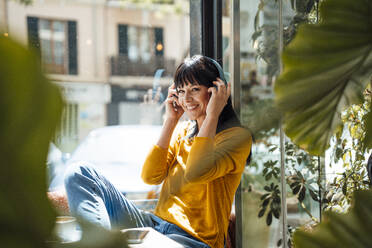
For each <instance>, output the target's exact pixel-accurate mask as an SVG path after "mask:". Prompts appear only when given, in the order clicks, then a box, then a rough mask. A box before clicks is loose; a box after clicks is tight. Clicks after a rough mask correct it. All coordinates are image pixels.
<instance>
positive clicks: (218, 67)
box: [211, 59, 227, 85]
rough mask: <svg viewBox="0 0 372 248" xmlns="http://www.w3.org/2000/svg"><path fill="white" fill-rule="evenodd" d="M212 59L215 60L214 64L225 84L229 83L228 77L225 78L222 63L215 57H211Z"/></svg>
mask: <svg viewBox="0 0 372 248" xmlns="http://www.w3.org/2000/svg"><path fill="white" fill-rule="evenodd" d="M211 61H212V62H213V64H214V65H215V66H216V67H217V70H218V73H219V78H220V79H221V80H222V81H224V82H225V85H227V81H226V78H225V74H224V72H223V69H222V67H221V65H220V64H219V63H218V62H217V61H216V60H214V59H211Z"/></svg>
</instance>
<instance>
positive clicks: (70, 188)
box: [65, 56, 252, 248]
mask: <svg viewBox="0 0 372 248" xmlns="http://www.w3.org/2000/svg"><path fill="white" fill-rule="evenodd" d="M181 74H182V75H183V76H182V77H183V78H184V79H188V80H184V81H181V80H178V78H179V76H180V75H181ZM182 77H181V78H182ZM200 78H203V80H200ZM221 78H222V79H221ZM214 86H215V87H214ZM176 87H177V88H176ZM176 89H177V90H176ZM174 102H176V105H174ZM165 105H166V115H165V121H164V124H163V127H162V130H161V134H160V137H159V140H158V142H157V143H156V145H153V146H152V147H151V149H150V152H149V154H148V155H147V157H146V159H145V162H144V165H143V168H142V174H141V176H142V179H143V180H144V181H145V182H146V183H147V184H154V185H158V184H162V189H161V193H160V197H159V201H158V204H157V206H156V209H155V211H154V213H148V212H145V211H142V210H140V209H138V208H137V207H136V206H135V205H134V204H133V202H131V201H130V200H128V199H127V198H126V197H125V196H124V195H123V194H121V193H120V191H119V190H118V189H117V187H116V186H115V185H114V184H112V183H111V182H110V181H109V180H107V178H106V177H105V176H103V175H101V174H100V173H99V172H98V171H97V170H95V169H94V168H93V167H92V166H90V165H89V163H87V162H80V163H76V164H75V165H74V166H71V167H70V168H69V169H68V171H67V173H66V179H65V186H66V192H67V196H68V201H69V207H70V210H71V213H72V214H73V215H75V216H78V217H82V218H84V219H86V220H89V221H91V222H93V223H96V224H98V225H101V226H103V227H105V228H108V229H111V228H115V229H116V228H118V229H123V228H135V227H152V228H154V229H155V230H157V231H158V232H160V233H162V234H164V235H166V236H168V237H169V238H171V239H173V240H175V241H177V242H179V243H181V244H182V245H183V246H184V247H217V248H219V247H223V246H224V240H226V237H227V228H228V220H229V216H230V213H231V207H232V203H233V199H234V194H235V191H236V189H237V187H238V185H239V183H240V178H241V175H242V173H243V171H244V167H245V164H246V161H247V158H248V156H249V154H250V150H251V143H252V139H251V136H250V134H249V133H248V132H247V131H246V130H245V129H244V128H242V127H240V123H239V120H238V119H237V117H236V115H235V112H234V111H233V110H232V107H231V100H230V85H229V84H227V83H226V82H224V81H223V75H222V74H221V73H220V72H219V68H218V67H217V66H216V64H215V62H214V61H213V60H212V59H210V58H207V57H204V56H195V57H193V58H191V59H187V60H186V61H185V62H184V63H182V64H181V65H180V66H179V67H178V70H177V72H176V75H175V84H173V85H172V86H171V87H170V88H169V91H168V97H167V100H166V102H165ZM184 112H186V114H187V115H188V116H189V117H190V119H191V121H187V122H182V123H181V122H180V123H179V119H180V117H181V116H182V115H183V113H184ZM176 126H177V127H176ZM129 149H130V148H129Z"/></svg>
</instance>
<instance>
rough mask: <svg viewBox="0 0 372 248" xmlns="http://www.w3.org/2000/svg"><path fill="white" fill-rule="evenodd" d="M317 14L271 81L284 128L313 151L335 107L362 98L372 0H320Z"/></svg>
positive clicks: (329, 127) (368, 71) (370, 55)
mask: <svg viewBox="0 0 372 248" xmlns="http://www.w3.org/2000/svg"><path fill="white" fill-rule="evenodd" d="M320 16H321V19H322V23H320V24H317V25H310V24H305V25H302V26H300V28H299V30H298V33H297V36H296V37H295V39H294V40H293V41H292V42H291V43H290V44H289V45H288V46H287V47H286V49H285V51H284V52H283V63H284V71H283V73H282V74H281V75H280V77H279V78H278V80H277V82H276V84H275V94H276V103H277V106H278V107H279V108H280V109H281V110H282V111H283V113H284V130H285V133H286V134H287V136H289V137H290V138H291V140H292V141H293V142H294V143H295V144H296V145H298V146H300V147H301V148H303V149H305V150H306V151H308V152H309V153H310V154H313V155H323V154H324V151H325V150H326V149H327V147H328V146H329V140H330V138H331V136H332V135H333V133H334V131H335V130H337V128H339V127H340V126H341V124H342V122H341V117H340V113H341V112H342V111H343V110H344V109H345V108H346V107H348V106H350V105H351V104H354V103H359V102H361V101H362V99H363V90H364V89H365V88H366V85H367V84H368V82H369V79H370V78H371V75H372V29H371V26H372V0H354V1H350V0H324V1H323V2H322V4H321V6H320ZM366 131H367V135H368V133H370V132H371V131H372V130H371V128H368V129H367V130H366Z"/></svg>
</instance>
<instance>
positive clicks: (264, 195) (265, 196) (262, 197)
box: [261, 193, 270, 200]
mask: <svg viewBox="0 0 372 248" xmlns="http://www.w3.org/2000/svg"><path fill="white" fill-rule="evenodd" d="M269 195H270V193H266V194H263V195H262V196H261V200H264V199H266V198H267V197H268V196H269Z"/></svg>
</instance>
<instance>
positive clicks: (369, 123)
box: [363, 110, 372, 149]
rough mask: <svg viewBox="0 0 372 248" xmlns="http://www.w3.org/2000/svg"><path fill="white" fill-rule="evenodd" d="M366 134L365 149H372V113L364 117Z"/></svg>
mask: <svg viewBox="0 0 372 248" xmlns="http://www.w3.org/2000/svg"><path fill="white" fill-rule="evenodd" d="M363 120H364V126H365V127H366V134H365V136H364V140H363V149H367V148H372V111H371V110H370V111H369V112H368V113H367V114H366V115H364V116H363Z"/></svg>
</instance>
